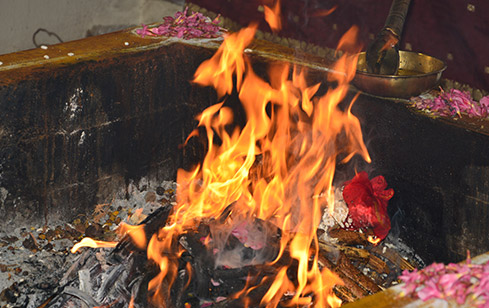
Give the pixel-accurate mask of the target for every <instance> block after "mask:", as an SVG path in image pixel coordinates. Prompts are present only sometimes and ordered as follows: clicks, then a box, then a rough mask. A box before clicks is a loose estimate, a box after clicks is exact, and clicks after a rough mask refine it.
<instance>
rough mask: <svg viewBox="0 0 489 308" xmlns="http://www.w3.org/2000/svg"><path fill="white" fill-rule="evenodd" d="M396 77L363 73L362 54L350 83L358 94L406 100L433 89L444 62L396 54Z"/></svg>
mask: <svg viewBox="0 0 489 308" xmlns="http://www.w3.org/2000/svg"><path fill="white" fill-rule="evenodd" d="M399 58H400V59H399V72H398V73H397V75H377V74H371V73H367V62H366V60H365V59H366V57H365V52H362V53H360V56H359V58H358V65H357V73H356V75H355V78H354V79H353V81H352V83H353V85H355V87H357V88H358V89H359V90H361V91H363V92H366V93H369V94H372V95H376V96H383V97H393V98H409V97H412V96H417V95H419V94H421V93H423V92H425V91H427V90H430V89H432V88H434V87H435V86H436V85H438V83H439V82H440V78H441V74H442V72H443V71H444V70H445V69H446V68H447V66H446V64H445V62H443V61H441V60H439V59H436V58H434V57H430V56H427V55H425V54H422V53H417V52H411V51H399Z"/></svg>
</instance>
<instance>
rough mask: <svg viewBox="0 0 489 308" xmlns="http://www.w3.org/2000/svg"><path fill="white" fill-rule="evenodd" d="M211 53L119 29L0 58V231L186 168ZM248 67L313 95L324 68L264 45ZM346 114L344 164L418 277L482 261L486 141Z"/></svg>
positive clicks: (389, 118) (81, 208) (366, 103)
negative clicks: (284, 76)
mask: <svg viewBox="0 0 489 308" xmlns="http://www.w3.org/2000/svg"><path fill="white" fill-rule="evenodd" d="M220 42H221V40H220V39H195V40H190V41H182V40H178V39H167V38H158V39H154V38H144V39H143V38H140V37H139V36H137V35H135V34H134V33H133V30H131V29H130V30H127V31H121V32H116V33H111V34H107V35H102V36H97V37H92V38H88V39H84V40H80V41H74V42H68V43H64V44H60V45H54V46H49V48H48V49H47V50H44V49H35V50H28V51H23V52H18V53H14V54H8V55H2V56H0V61H1V62H2V63H3V64H2V66H0V112H1V114H2V115H3V121H2V123H1V124H0V125H1V126H0V142H1V145H2V146H1V148H0V197H1V198H0V211H1V213H2V214H3V216H4V220H5V223H4V224H3V225H2V231H3V232H6V233H7V234H8V232H9V230H12V229H14V228H16V227H20V226H34V225H36V226H37V225H43V224H45V225H46V224H47V225H49V224H52V223H55V222H57V221H71V220H72V219H74V218H75V217H76V216H77V215H78V214H85V213H89V212H92V211H93V210H94V209H95V206H96V205H97V204H101V203H107V202H110V201H111V199H112V198H113V197H114V192H118V191H120V190H121V187H122V188H124V187H127V186H128V185H129V183H131V182H137V181H139V180H140V179H141V178H143V177H146V178H149V179H152V180H156V181H163V180H174V179H175V177H176V171H177V169H178V168H188V167H189V166H191V165H193V164H195V162H197V161H199V160H200V159H201V158H202V156H203V153H204V149H203V148H202V147H201V146H200V145H199V144H198V143H197V142H195V143H190V144H188V145H187V146H186V147H183V148H182V147H181V146H180V145H182V144H183V143H185V138H186V137H187V136H188V134H190V132H191V131H192V130H193V129H194V128H195V127H196V121H195V116H196V115H197V114H198V113H200V112H201V111H202V110H203V109H204V108H206V107H208V106H210V105H211V104H214V103H215V102H216V100H217V96H216V93H215V91H214V90H212V89H209V88H202V87H199V86H196V85H194V84H192V83H191V82H190V80H191V79H192V76H193V74H194V72H195V70H196V68H197V67H198V66H199V65H200V63H201V62H202V61H204V60H205V59H208V58H210V57H211V56H212V54H213V53H214V52H215V50H216V49H217V48H218V46H219V44H220ZM249 55H250V56H251V58H252V61H253V66H254V67H255V69H256V71H257V72H258V74H263V73H264V71H265V67H266V65H267V64H269V63H272V62H276V61H282V62H283V61H289V62H292V63H296V64H298V65H301V66H303V67H307V68H309V69H310V70H311V73H312V74H311V76H310V79H311V81H325V80H326V72H327V71H328V67H329V65H330V63H328V62H327V61H325V60H324V59H318V58H316V57H312V56H307V55H304V54H300V53H297V52H295V51H294V50H291V49H286V48H284V47H280V46H277V45H274V44H272V43H268V42H264V41H255V42H254V43H253V44H252V46H250V49H249ZM45 56H48V57H45ZM354 95H356V93H355V91H353V90H352V91H350V93H349V95H348V96H349V97H348V99H347V100H346V102H345V104H347V103H348V102H349V101H350V100H351V98H352V97H353V96H354ZM352 112H353V113H354V114H355V115H356V116H357V117H358V118H359V119H360V122H361V124H362V131H363V133H364V140H365V142H366V144H367V147H368V150H369V153H370V156H371V158H372V163H371V164H368V165H367V164H366V163H363V162H362V161H360V160H358V161H354V163H355V164H356V165H357V166H358V169H359V170H369V172H370V173H371V174H374V175H376V174H382V175H383V176H384V177H385V178H386V179H387V180H388V181H389V185H390V187H393V188H394V189H395V191H396V193H395V195H394V198H393V199H392V200H391V206H390V207H389V214H390V216H391V220H392V226H393V228H392V230H391V233H393V234H394V235H395V236H397V237H399V238H401V239H402V240H403V241H404V242H405V243H406V244H407V245H408V246H410V247H412V248H413V249H414V250H415V251H416V253H417V254H418V255H419V256H421V258H422V259H423V260H424V261H425V262H427V263H430V262H433V261H438V262H457V261H461V260H462V259H464V258H465V255H466V251H467V250H470V251H471V253H472V255H477V254H480V253H483V252H485V251H487V250H489V238H488V237H487V234H488V231H489V230H488V228H489V221H488V220H489V213H488V210H487V204H488V203H489V194H487V193H486V192H487V191H489V180H488V179H489V161H488V160H487V157H489V136H487V135H485V134H483V133H481V132H474V131H473V130H470V128H469V127H464V126H463V125H462V127H460V126H459V125H454V124H452V123H446V122H443V121H440V120H439V119H433V118H429V117H427V116H425V115H423V114H420V113H417V112H415V111H413V110H412V109H411V108H410V107H409V106H408V105H407V104H406V102H405V101H402V100H399V101H393V100H385V99H380V98H374V97H370V96H366V95H360V96H359V97H358V99H357V100H356V102H355V104H354V106H353V109H352ZM341 171H342V170H341V169H340V170H339V172H340V173H341Z"/></svg>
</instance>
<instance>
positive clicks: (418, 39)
mask: <svg viewBox="0 0 489 308" xmlns="http://www.w3.org/2000/svg"><path fill="white" fill-rule="evenodd" d="M271 1H272V0H247V1H242V0H190V2H192V3H195V4H197V5H199V6H201V7H204V8H207V9H208V10H210V11H213V12H217V13H221V14H222V15H223V16H226V17H229V18H231V19H232V20H234V21H236V22H238V23H239V24H241V25H247V24H248V23H249V22H250V21H252V20H255V21H256V20H258V21H260V28H261V29H262V30H266V31H269V28H268V26H267V25H266V24H265V22H264V21H263V13H261V12H259V11H258V6H259V5H260V4H262V3H263V2H271ZM281 2H282V23H283V26H284V28H283V30H282V31H281V32H280V33H279V35H280V36H284V37H290V38H295V39H298V40H301V41H306V42H310V43H314V44H317V45H319V46H325V47H330V48H335V47H336V45H337V43H338V40H339V38H340V37H341V35H342V34H343V33H345V32H346V31H347V30H348V29H349V28H350V27H351V26H352V25H358V26H359V27H360V39H361V41H362V42H363V44H364V46H366V45H367V44H368V43H369V42H370V40H371V39H372V38H373V36H374V35H375V34H376V33H377V32H378V31H379V30H380V29H381V28H382V26H383V25H384V22H385V19H386V17H387V14H388V13H389V8H390V5H391V3H392V0H281ZM335 6H336V10H335V11H334V12H333V13H331V14H330V15H328V16H315V13H317V12H320V11H321V10H323V11H324V10H328V9H331V8H333V7H335ZM316 15H317V14H316ZM488 16H489V1H485V0H445V1H423V0H411V7H410V10H409V13H408V16H407V19H406V24H405V27H404V33H403V37H402V40H401V49H402V50H406V49H412V50H413V51H417V52H422V53H426V54H428V55H431V56H434V57H437V58H439V59H441V60H443V61H445V62H446V63H447V65H448V69H447V70H446V71H445V73H444V75H443V76H444V77H445V78H449V79H454V80H456V81H459V82H461V83H467V84H469V85H470V86H472V87H475V88H480V89H484V90H489V18H488ZM364 49H365V48H364Z"/></svg>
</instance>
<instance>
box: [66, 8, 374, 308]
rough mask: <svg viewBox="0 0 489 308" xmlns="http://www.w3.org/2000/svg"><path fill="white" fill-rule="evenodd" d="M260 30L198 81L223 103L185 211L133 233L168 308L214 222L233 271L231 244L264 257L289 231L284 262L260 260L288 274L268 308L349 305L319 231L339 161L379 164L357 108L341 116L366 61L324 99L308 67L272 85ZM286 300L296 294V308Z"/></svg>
mask: <svg viewBox="0 0 489 308" xmlns="http://www.w3.org/2000/svg"><path fill="white" fill-rule="evenodd" d="M276 5H278V2H277V3H276ZM255 30H256V25H253V26H251V27H248V28H246V29H243V30H241V31H239V32H238V33H234V34H230V35H228V36H227V37H226V38H225V41H224V42H223V44H222V45H221V46H220V48H219V49H218V51H217V52H216V54H215V55H214V56H213V57H212V58H211V59H209V60H207V61H205V62H203V63H202V64H201V65H200V67H199V68H198V69H197V71H196V73H195V78H194V82H195V83H196V84H199V85H202V86H212V87H214V88H215V89H216V91H217V93H218V95H219V97H220V102H219V103H217V104H215V105H213V106H211V107H209V108H207V109H206V110H204V111H203V112H202V114H200V115H199V117H198V121H199V126H200V127H201V128H203V129H204V130H205V132H206V134H207V140H208V141H207V149H208V150H207V153H206V156H205V158H204V160H203V162H202V163H201V164H199V165H198V166H196V167H195V168H194V169H193V170H190V171H185V170H179V171H178V175H177V182H178V184H179V186H178V189H177V205H176V206H175V207H174V211H173V213H172V214H171V215H170V216H169V218H168V223H167V224H166V225H165V227H163V228H161V229H160V230H159V232H158V233H157V234H155V235H154V236H153V237H152V238H151V239H149V241H147V239H145V238H144V233H141V231H142V229H141V228H138V227H135V228H134V229H131V230H126V231H129V232H130V233H129V235H130V236H131V237H132V238H134V239H138V243H139V244H138V246H140V247H143V246H145V247H146V248H147V254H148V259H150V260H153V261H154V262H155V263H156V264H158V265H159V268H160V273H159V274H158V275H157V276H156V277H155V278H154V279H153V280H151V281H150V282H149V284H148V288H149V291H150V292H151V293H152V294H153V295H154V297H153V300H154V301H155V302H158V304H159V305H160V306H163V307H167V304H166V303H167V302H168V300H169V294H170V291H169V288H170V287H171V285H172V283H173V281H174V280H175V277H176V276H177V274H178V262H179V256H180V255H181V254H182V253H183V252H184V248H183V247H182V246H181V245H179V243H178V237H179V236H180V235H182V234H185V233H187V232H191V231H193V230H196V229H197V227H198V226H199V225H200V224H201V223H208V224H209V225H210V229H211V237H205V238H203V239H202V240H201V241H202V242H203V244H204V245H205V247H208V249H209V250H210V251H212V252H213V254H214V256H215V258H216V263H217V264H218V265H219V264H220V265H225V266H231V267H232V266H233V264H232V263H231V261H229V259H228V258H227V256H226V254H225V251H224V246H225V242H226V240H227V239H228V238H229V237H230V236H231V235H232V236H234V237H236V238H237V239H238V240H239V241H240V242H241V243H243V245H244V246H245V247H250V248H251V249H253V250H254V251H256V252H257V254H258V252H260V251H261V250H266V247H267V246H269V242H268V236H269V234H276V233H277V232H276V230H278V229H280V230H281V235H280V238H279V240H278V242H279V243H278V245H279V249H278V251H277V253H276V254H275V256H274V257H272V258H271V259H270V260H266V258H263V260H265V261H263V260H262V259H260V258H259V257H256V258H255V259H253V260H251V261H250V262H251V264H256V263H260V262H268V263H269V264H270V265H276V266H277V268H278V270H277V272H276V274H275V275H274V276H273V277H266V278H264V279H263V281H261V283H263V284H264V285H267V286H269V287H268V291H267V292H266V294H265V295H264V297H263V299H262V301H261V305H263V306H266V307H276V306H277V305H278V304H279V301H280V304H281V305H287V306H305V305H313V306H314V307H328V306H331V307H338V306H339V305H340V304H341V301H340V300H339V299H338V298H337V297H336V296H335V295H334V293H333V292H332V289H333V286H334V285H337V284H341V283H342V282H341V280H340V279H339V278H338V277H337V276H336V275H335V274H334V273H332V272H331V271H329V270H328V269H327V268H322V269H321V268H320V266H319V262H318V259H319V255H318V254H319V253H318V251H317V249H314V247H318V237H317V234H316V230H317V227H318V225H319V223H320V219H321V216H322V212H323V210H324V209H325V208H327V207H328V206H330V207H331V206H333V201H334V200H333V188H332V182H333V177H334V172H335V167H336V164H337V162H338V160H340V159H341V161H342V162H346V161H348V160H349V159H351V158H352V157H353V156H354V155H356V154H359V155H361V156H362V157H363V158H364V159H365V160H366V161H370V157H369V155H368V152H367V149H366V147H365V144H364V143H363V139H362V134H361V129H360V123H359V121H358V119H357V118H356V117H355V116H354V115H352V113H351V112H350V108H351V106H350V108H348V109H347V110H346V111H342V110H341V109H340V108H339V107H338V105H339V103H340V102H341V101H342V100H343V99H344V98H345V96H346V94H347V91H348V83H349V82H350V80H351V79H352V78H353V77H354V74H355V69H356V63H357V56H356V55H355V54H351V53H345V54H344V55H343V56H342V57H340V59H339V60H338V61H337V63H336V64H335V66H334V68H333V71H334V72H340V73H335V74H331V75H329V76H328V80H329V81H332V82H333V83H335V84H336V86H334V87H330V88H329V89H328V90H327V91H326V93H325V94H324V95H323V96H321V97H319V95H318V90H319V87H320V85H319V84H315V85H308V84H307V81H306V77H305V72H304V70H302V69H300V68H298V67H294V68H291V67H290V66H289V65H287V64H276V65H273V66H272V67H271V68H270V72H269V73H270V76H269V80H270V81H269V82H267V81H265V80H263V79H261V78H260V77H258V76H257V75H256V74H255V73H254V72H253V70H252V67H251V64H250V61H249V59H248V58H247V57H246V56H245V55H244V53H243V51H244V49H245V48H246V46H248V45H249V44H250V43H251V41H252V39H253V36H254V33H255ZM356 34H357V29H356V28H353V29H351V30H350V31H349V32H347V34H346V35H345V37H344V38H343V40H342V41H341V42H340V47H344V48H346V49H347V50H350V51H351V50H352V46H354V44H353V43H352V40H354V39H355V37H356ZM357 51H359V50H357ZM290 75H291V78H289V76H290ZM232 97H234V98H236V97H237V98H239V101H240V103H241V104H242V108H243V110H244V112H245V115H246V123H244V124H243V125H241V126H240V125H238V124H235V121H234V118H235V115H236V114H235V112H236V108H233V107H232V103H228V101H229V100H230V99H231V98H232ZM196 134H197V133H196V132H193V133H192V134H191V136H195V135H196ZM216 140H218V142H216ZM210 222H213V223H212V224H210ZM126 228H127V227H126ZM127 229H129V228H127ZM263 229H266V230H267V232H263ZM141 236H143V238H140V237H141ZM90 247H93V246H90ZM74 249H75V247H74ZM285 255H287V256H289V257H290V260H291V262H290V263H291V264H294V271H293V272H295V273H296V277H294V279H291V278H290V277H289V276H290V271H289V267H290V266H292V265H285V266H279V265H278V264H281V263H279V262H278V261H279V260H280V259H281V258H282V257H283V256H285ZM292 261H293V262H292ZM236 266H240V265H239V264H238V265H236ZM189 272H190V273H191V271H190V270H189ZM255 287H256V286H252V285H248V282H247V286H246V287H245V289H243V290H242V291H240V292H238V293H237V294H235V296H237V297H239V298H242V299H243V302H244V303H247V302H248V301H249V299H247V298H246V295H247V294H248V292H249V291H250V290H251V289H252V288H255ZM284 294H289V295H291V296H290V298H289V300H288V301H287V302H284V301H283V295H284Z"/></svg>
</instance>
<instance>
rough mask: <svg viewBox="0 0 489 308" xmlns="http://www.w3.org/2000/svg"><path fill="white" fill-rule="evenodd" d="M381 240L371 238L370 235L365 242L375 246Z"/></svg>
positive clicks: (374, 237)
mask: <svg viewBox="0 0 489 308" xmlns="http://www.w3.org/2000/svg"><path fill="white" fill-rule="evenodd" d="M381 240H382V239H381V238H380V237H376V236H372V235H369V236H368V237H367V241H369V242H370V243H372V244H374V245H377V244H378V243H380V241H381Z"/></svg>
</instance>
